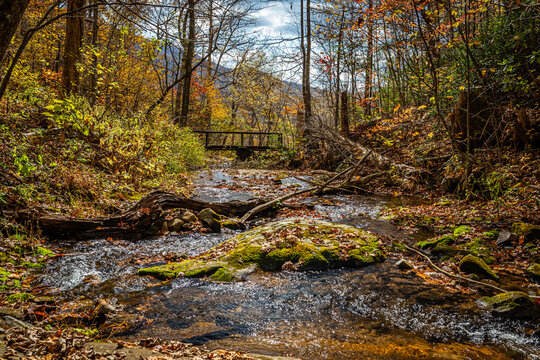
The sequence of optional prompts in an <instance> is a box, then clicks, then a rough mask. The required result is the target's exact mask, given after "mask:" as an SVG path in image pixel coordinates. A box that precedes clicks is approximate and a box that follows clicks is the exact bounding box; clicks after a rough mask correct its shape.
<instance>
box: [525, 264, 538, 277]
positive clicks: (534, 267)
mask: <svg viewBox="0 0 540 360" xmlns="http://www.w3.org/2000/svg"><path fill="white" fill-rule="evenodd" d="M527 272H528V273H529V274H531V275H532V276H534V277H536V278H540V264H537V263H533V264H531V265H529V267H528V268H527Z"/></svg>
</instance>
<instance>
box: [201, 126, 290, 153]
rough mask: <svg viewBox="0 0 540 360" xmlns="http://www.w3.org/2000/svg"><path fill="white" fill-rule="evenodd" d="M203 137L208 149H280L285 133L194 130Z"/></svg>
mask: <svg viewBox="0 0 540 360" xmlns="http://www.w3.org/2000/svg"><path fill="white" fill-rule="evenodd" d="M193 132H194V133H197V134H200V135H201V136H202V137H203V141H204V146H205V148H207V149H216V150H221V149H223V150H226V149H240V148H247V149H253V150H270V149H278V148H281V147H282V146H283V134H281V133H278V132H257V131H206V130H194V131H193Z"/></svg>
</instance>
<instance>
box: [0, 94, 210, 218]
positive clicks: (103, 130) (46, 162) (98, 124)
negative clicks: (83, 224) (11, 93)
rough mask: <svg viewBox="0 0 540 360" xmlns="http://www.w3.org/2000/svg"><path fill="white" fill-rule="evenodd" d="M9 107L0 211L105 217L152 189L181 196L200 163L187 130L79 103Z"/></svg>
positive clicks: (2, 133)
mask: <svg viewBox="0 0 540 360" xmlns="http://www.w3.org/2000/svg"><path fill="white" fill-rule="evenodd" d="M12 100H14V102H12V103H10V104H9V109H8V108H7V107H5V108H4V109H3V110H4V111H2V113H0V169H1V172H2V174H1V175H0V180H1V183H0V209H10V210H13V209H16V208H23V207H30V206H40V207H42V208H44V209H46V210H49V211H56V212H63V213H69V214H71V215H73V216H90V215H94V216H95V215H102V214H108V213H111V212H115V211H118V210H120V208H121V207H122V204H123V202H124V200H137V199H139V198H140V197H141V196H143V195H144V194H146V193H147V192H149V191H150V190H152V189H154V188H163V189H166V190H169V191H175V192H181V191H182V190H183V189H184V186H185V184H186V183H187V175H186V173H187V172H188V171H189V169H191V168H194V167H198V166H201V165H203V163H204V161H205V158H206V155H205V151H204V147H203V146H202V145H201V143H200V141H199V139H198V137H197V136H196V135H195V134H194V133H193V132H192V131H191V130H189V129H187V128H179V127H178V126H175V125H173V124H172V123H170V122H169V121H167V120H154V121H152V122H151V121H150V120H148V119H146V118H144V117H142V116H138V115H133V116H129V117H128V116H120V115H118V114H116V113H115V112H114V111H111V110H110V109H105V108H102V107H100V106H91V105H89V103H88V102H87V101H86V100H85V99H83V98H81V97H70V98H67V99H64V100H52V99H41V101H37V100H36V101H32V102H30V101H28V100H27V99H24V98H16V97H12ZM6 110H8V111H9V112H7V111H6Z"/></svg>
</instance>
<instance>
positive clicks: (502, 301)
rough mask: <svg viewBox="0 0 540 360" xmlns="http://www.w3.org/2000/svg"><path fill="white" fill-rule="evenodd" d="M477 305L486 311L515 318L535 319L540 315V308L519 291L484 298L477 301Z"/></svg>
mask: <svg viewBox="0 0 540 360" xmlns="http://www.w3.org/2000/svg"><path fill="white" fill-rule="evenodd" d="M477 303H478V304H479V305H480V306H481V307H483V308H484V309H486V310H488V311H491V312H495V313H498V314H500V315H506V316H510V317H515V318H536V317H538V316H539V315H540V307H539V306H538V305H537V304H536V303H535V302H534V300H533V299H531V298H530V297H529V296H528V295H527V294H525V293H524V292H521V291H510V292H506V293H502V294H498V295H495V296H491V297H488V296H485V297H482V298H480V299H478V301H477Z"/></svg>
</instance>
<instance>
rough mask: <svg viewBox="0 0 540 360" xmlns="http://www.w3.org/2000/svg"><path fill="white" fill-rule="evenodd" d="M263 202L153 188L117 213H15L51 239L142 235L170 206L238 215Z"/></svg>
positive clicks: (148, 232) (152, 232)
mask: <svg viewBox="0 0 540 360" xmlns="http://www.w3.org/2000/svg"><path fill="white" fill-rule="evenodd" d="M262 202H264V200H262V199H253V200H248V201H231V202H227V203H213V202H207V201H202V200H197V199H191V198H187V197H184V196H178V195H175V194H171V193H168V192H164V191H152V192H151V193H149V194H148V195H146V196H145V197H143V198H142V199H141V200H140V201H139V202H138V203H137V204H135V205H134V206H133V207H132V208H130V209H129V210H127V211H125V212H123V213H120V214H118V215H112V216H109V217H97V218H82V219H81V218H73V217H70V216H67V215H64V214H51V213H48V212H46V211H44V210H43V209H25V210H22V211H20V212H18V213H17V214H16V215H15V218H16V220H18V221H19V222H31V223H33V224H35V225H37V226H39V228H40V229H41V231H42V232H43V234H44V235H46V236H48V237H49V238H70V237H77V238H86V239H88V238H98V237H105V236H106V237H118V238H131V237H134V238H140V237H143V236H149V235H155V234H156V233H157V232H159V230H161V229H155V226H154V225H155V223H156V222H157V221H159V220H160V219H162V217H163V215H164V214H163V212H164V211H165V210H171V209H178V208H183V209H189V210H193V211H200V210H202V209H205V208H211V209H212V210H214V211H215V212H217V213H219V214H224V215H228V216H239V215H241V214H244V213H246V212H247V211H249V210H250V209H252V208H254V207H256V206H257V205H259V204H261V203H262Z"/></svg>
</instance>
